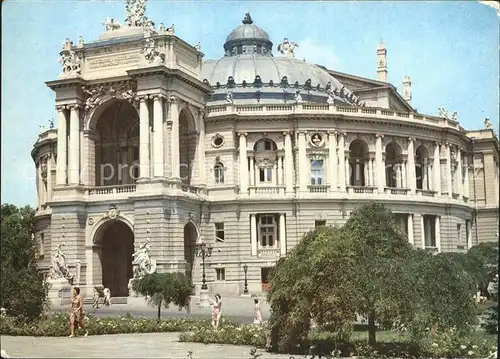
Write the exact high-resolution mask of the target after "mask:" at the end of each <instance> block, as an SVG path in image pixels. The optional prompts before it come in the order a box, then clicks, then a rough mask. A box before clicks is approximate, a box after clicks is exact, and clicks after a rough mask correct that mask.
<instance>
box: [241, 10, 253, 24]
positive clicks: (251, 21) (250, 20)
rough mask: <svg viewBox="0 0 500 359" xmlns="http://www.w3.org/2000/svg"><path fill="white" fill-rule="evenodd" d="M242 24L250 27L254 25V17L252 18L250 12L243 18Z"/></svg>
mask: <svg viewBox="0 0 500 359" xmlns="http://www.w3.org/2000/svg"><path fill="white" fill-rule="evenodd" d="M242 23H244V24H248V25H250V24H253V20H252V17H251V16H250V12H248V10H247V12H246V13H245V17H244V18H243V21H242Z"/></svg>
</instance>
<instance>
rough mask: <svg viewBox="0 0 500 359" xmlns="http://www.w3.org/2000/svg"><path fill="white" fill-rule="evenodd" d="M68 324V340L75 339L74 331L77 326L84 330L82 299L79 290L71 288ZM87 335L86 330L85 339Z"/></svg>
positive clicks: (86, 331)
mask: <svg viewBox="0 0 500 359" xmlns="http://www.w3.org/2000/svg"><path fill="white" fill-rule="evenodd" d="M69 324H70V330H71V335H70V336H69V337H70V338H74V337H75V329H76V326H77V325H78V326H79V327H80V328H82V329H83V330H85V326H84V324H83V298H82V297H81V296H80V288H78V287H74V288H73V298H72V299H71V313H70V315H69ZM88 334H89V332H88V330H85V335H84V336H85V337H86V336H87V335H88Z"/></svg>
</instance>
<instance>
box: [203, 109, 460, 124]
mask: <svg viewBox="0 0 500 359" xmlns="http://www.w3.org/2000/svg"><path fill="white" fill-rule="evenodd" d="M207 113H208V118H209V119H210V118H211V117H218V116H227V115H233V116H234V115H237V116H249V117H250V116H259V117H263V116H269V117H272V116H287V115H290V116H291V115H323V116H324V115H328V114H332V115H344V116H349V117H359V118H366V119H367V120H370V119H386V120H395V121H402V120H403V121H405V122H408V123H414V124H415V125H422V124H425V125H429V126H433V127H437V128H450V129H455V130H463V128H462V127H461V126H460V124H459V123H458V122H457V121H453V120H450V119H447V118H444V117H437V116H429V115H421V114H419V113H415V112H400V111H394V110H389V109H383V108H380V107H355V106H335V105H326V104H300V103H299V104H286V105H285V104H284V105H265V104H257V105H241V106H238V105H231V104H227V105H215V106H211V107H209V108H208V109H207Z"/></svg>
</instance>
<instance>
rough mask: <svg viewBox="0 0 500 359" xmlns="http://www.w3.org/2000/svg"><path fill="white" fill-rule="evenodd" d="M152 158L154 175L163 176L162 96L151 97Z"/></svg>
mask: <svg viewBox="0 0 500 359" xmlns="http://www.w3.org/2000/svg"><path fill="white" fill-rule="evenodd" d="M153 128H154V132H153V146H154V147H153V151H154V154H153V159H154V176H155V177H165V171H164V165H163V163H164V159H163V154H164V153H163V96H161V95H157V96H155V97H154V98H153Z"/></svg>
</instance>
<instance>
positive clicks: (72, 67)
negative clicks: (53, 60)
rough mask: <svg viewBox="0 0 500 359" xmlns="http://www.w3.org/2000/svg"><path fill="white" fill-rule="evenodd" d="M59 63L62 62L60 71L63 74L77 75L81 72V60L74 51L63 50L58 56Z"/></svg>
mask: <svg viewBox="0 0 500 359" xmlns="http://www.w3.org/2000/svg"><path fill="white" fill-rule="evenodd" d="M59 63H61V64H62V72H63V74H65V75H73V74H77V75H79V74H80V73H81V67H80V66H81V61H80V58H79V57H78V55H77V54H76V52H74V51H72V50H65V51H63V52H62V54H61V57H60V58H59Z"/></svg>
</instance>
